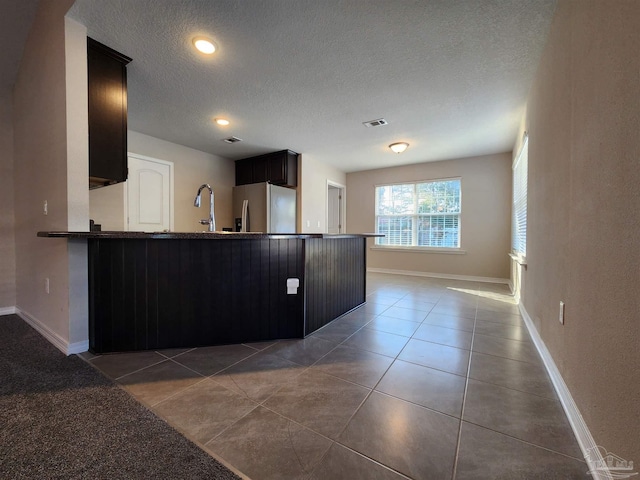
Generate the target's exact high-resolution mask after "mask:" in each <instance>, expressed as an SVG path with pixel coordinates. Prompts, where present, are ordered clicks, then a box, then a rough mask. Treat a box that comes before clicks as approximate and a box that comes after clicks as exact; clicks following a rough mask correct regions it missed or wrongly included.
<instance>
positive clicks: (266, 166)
mask: <svg viewBox="0 0 640 480" xmlns="http://www.w3.org/2000/svg"><path fill="white" fill-rule="evenodd" d="M261 182H270V183H273V184H274V185H282V186H287V187H295V186H297V184H298V154H297V153H296V152H292V151H291V150H281V151H279V152H273V153H267V154H265V155H258V156H257V157H250V158H245V159H242V160H237V161H236V185H247V184H250V183H261Z"/></svg>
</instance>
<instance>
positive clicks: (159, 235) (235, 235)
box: [38, 231, 384, 240]
mask: <svg viewBox="0 0 640 480" xmlns="http://www.w3.org/2000/svg"><path fill="white" fill-rule="evenodd" d="M38 236H39V237H45V238H93V239H110V238H112V239H127V238H131V239H153V240H156V239H157V240H171V239H180V240H202V239H206V240H239V239H242V240H258V239H265V238H270V239H288V238H370V237H384V235H378V234H375V233H356V234H337V235H335V234H328V233H239V232H211V233H210V232H153V233H146V232H119V231H113V232H108V231H104V232H103V231H100V232H62V231H57V232H38Z"/></svg>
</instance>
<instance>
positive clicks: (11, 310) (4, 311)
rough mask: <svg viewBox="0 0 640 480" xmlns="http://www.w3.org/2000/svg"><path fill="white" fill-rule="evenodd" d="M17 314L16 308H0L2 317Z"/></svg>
mask: <svg viewBox="0 0 640 480" xmlns="http://www.w3.org/2000/svg"><path fill="white" fill-rule="evenodd" d="M15 313H16V307H2V308H0V316H2V315H13V314H15Z"/></svg>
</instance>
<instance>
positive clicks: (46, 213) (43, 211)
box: [42, 200, 49, 293]
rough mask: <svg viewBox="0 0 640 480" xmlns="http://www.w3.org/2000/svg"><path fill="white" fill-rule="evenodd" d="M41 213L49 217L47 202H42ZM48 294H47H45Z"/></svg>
mask: <svg viewBox="0 0 640 480" xmlns="http://www.w3.org/2000/svg"><path fill="white" fill-rule="evenodd" d="M42 213H44V214H45V215H49V204H48V203H47V201H46V200H45V201H44V204H43V205H42ZM47 293H49V292H47Z"/></svg>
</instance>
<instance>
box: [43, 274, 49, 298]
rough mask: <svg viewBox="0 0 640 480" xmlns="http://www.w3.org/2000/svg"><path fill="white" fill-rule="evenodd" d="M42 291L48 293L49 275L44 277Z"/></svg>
mask: <svg viewBox="0 0 640 480" xmlns="http://www.w3.org/2000/svg"><path fill="white" fill-rule="evenodd" d="M44 293H46V294H47V295H48V294H49V277H47V278H45V279H44Z"/></svg>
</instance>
